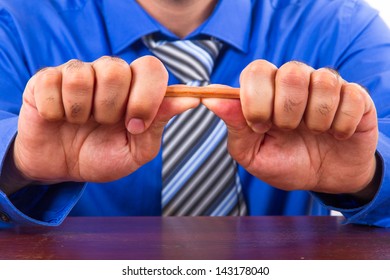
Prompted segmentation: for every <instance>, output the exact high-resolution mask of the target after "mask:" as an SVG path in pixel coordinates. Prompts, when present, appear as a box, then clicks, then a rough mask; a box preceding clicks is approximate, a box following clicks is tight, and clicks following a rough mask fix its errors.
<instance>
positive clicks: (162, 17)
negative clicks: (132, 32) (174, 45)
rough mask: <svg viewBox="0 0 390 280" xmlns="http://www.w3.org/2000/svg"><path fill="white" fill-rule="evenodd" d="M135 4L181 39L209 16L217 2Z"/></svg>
mask: <svg viewBox="0 0 390 280" xmlns="http://www.w3.org/2000/svg"><path fill="white" fill-rule="evenodd" d="M137 2H138V3H139V4H140V5H141V6H142V7H143V8H144V10H145V11H146V12H147V13H149V14H150V15H151V16H152V17H153V18H155V19H156V20H157V21H158V22H160V23H161V24H162V25H164V26H165V27H166V28H168V29H169V30H170V31H172V32H173V33H174V34H175V35H177V36H179V37H180V38H183V37H185V36H186V35H188V34H190V33H191V32H192V31H194V30H195V29H196V28H197V27H198V26H199V25H201V24H202V23H203V22H204V21H205V20H206V19H207V18H208V17H209V16H210V14H211V13H212V11H213V9H214V7H215V5H216V3H217V0H152V1H151V0H137Z"/></svg>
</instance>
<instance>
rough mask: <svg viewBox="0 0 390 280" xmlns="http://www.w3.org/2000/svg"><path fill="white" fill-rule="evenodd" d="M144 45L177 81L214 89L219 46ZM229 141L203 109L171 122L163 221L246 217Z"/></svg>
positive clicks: (165, 156)
mask: <svg viewBox="0 0 390 280" xmlns="http://www.w3.org/2000/svg"><path fill="white" fill-rule="evenodd" d="M143 42H144V44H145V45H146V46H147V47H148V48H149V50H150V51H151V52H152V53H153V54H154V55H155V56H156V57H158V58H159V59H160V60H161V61H162V62H163V63H164V64H165V66H166V67H167V68H168V70H169V71H170V72H171V73H172V74H173V75H175V76H176V77H177V78H178V79H180V80H181V81H182V82H183V83H185V84H187V85H191V86H204V85H207V84H209V80H210V74H211V72H212V69H213V66H214V61H215V59H216V58H217V56H218V53H219V50H220V49H221V47H222V45H221V43H219V42H218V41H216V40H197V41H188V40H180V41H155V40H154V39H153V36H152V35H148V36H146V37H144V38H143ZM226 138H227V129H226V126H225V124H224V123H223V121H222V120H220V119H219V118H218V117H217V116H216V115H215V114H214V113H212V112H211V111H209V110H208V109H207V108H206V107H205V106H203V105H200V106H198V107H197V108H195V109H191V110H188V111H186V112H184V113H182V114H180V115H178V116H176V117H175V118H173V119H172V120H171V121H170V122H169V124H168V125H167V127H166V129H165V132H164V136H163V152H162V157H163V169H162V178H163V189H162V211H163V215H164V216H172V215H175V216H201V215H207V216H227V215H240V216H242V215H246V214H247V208H246V205H245V201H244V197H243V194H242V188H241V183H240V179H239V177H238V174H237V166H236V163H235V162H234V161H233V159H232V158H231V157H230V155H229V153H228V152H227V147H226Z"/></svg>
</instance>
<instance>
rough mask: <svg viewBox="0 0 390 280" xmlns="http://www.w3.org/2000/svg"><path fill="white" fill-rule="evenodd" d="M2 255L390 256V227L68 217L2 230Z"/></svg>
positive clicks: (321, 221)
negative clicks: (58, 221) (48, 224)
mask: <svg viewBox="0 0 390 280" xmlns="http://www.w3.org/2000/svg"><path fill="white" fill-rule="evenodd" d="M0 259H57V260H61V259H76V260H79V259H90V260H98V259H107V260H109V259H113V260H124V259H128V260H129V259H142V260H143V259H269V260H278V259H288V260H291V259H298V260H299V259H352V260H353V259H390V229H382V228H374V227H365V226H354V225H343V224H342V218H341V217H245V218H233V217H224V218H206V217H197V218H189V217H172V218H160V217H115V218H112V217H107V218H97V217H95V218H68V219H67V220H66V221H65V222H64V223H63V224H62V225H61V226H59V227H54V228H45V227H15V228H9V229H1V230H0Z"/></svg>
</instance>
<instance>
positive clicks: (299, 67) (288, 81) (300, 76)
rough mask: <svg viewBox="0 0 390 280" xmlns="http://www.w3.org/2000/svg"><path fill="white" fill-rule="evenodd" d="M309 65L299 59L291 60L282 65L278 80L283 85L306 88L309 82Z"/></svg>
mask: <svg viewBox="0 0 390 280" xmlns="http://www.w3.org/2000/svg"><path fill="white" fill-rule="evenodd" d="M308 68H309V67H308V66H307V65H305V64H303V63H300V62H297V61H290V62H288V63H286V64H284V65H282V66H281V67H280V69H279V71H278V73H277V80H278V81H279V83H280V84H281V85H282V86H285V87H292V88H305V89H307V85H308V82H309V76H310V71H308V70H309V69H308Z"/></svg>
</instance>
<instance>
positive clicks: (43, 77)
mask: <svg viewBox="0 0 390 280" xmlns="http://www.w3.org/2000/svg"><path fill="white" fill-rule="evenodd" d="M36 75H37V82H38V83H39V84H40V85H42V86H46V85H52V84H56V83H58V82H59V81H60V78H61V73H60V72H59V71H58V70H57V69H55V68H53V67H47V68H44V69H42V70H40V71H39V72H38V73H37V74H36Z"/></svg>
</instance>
